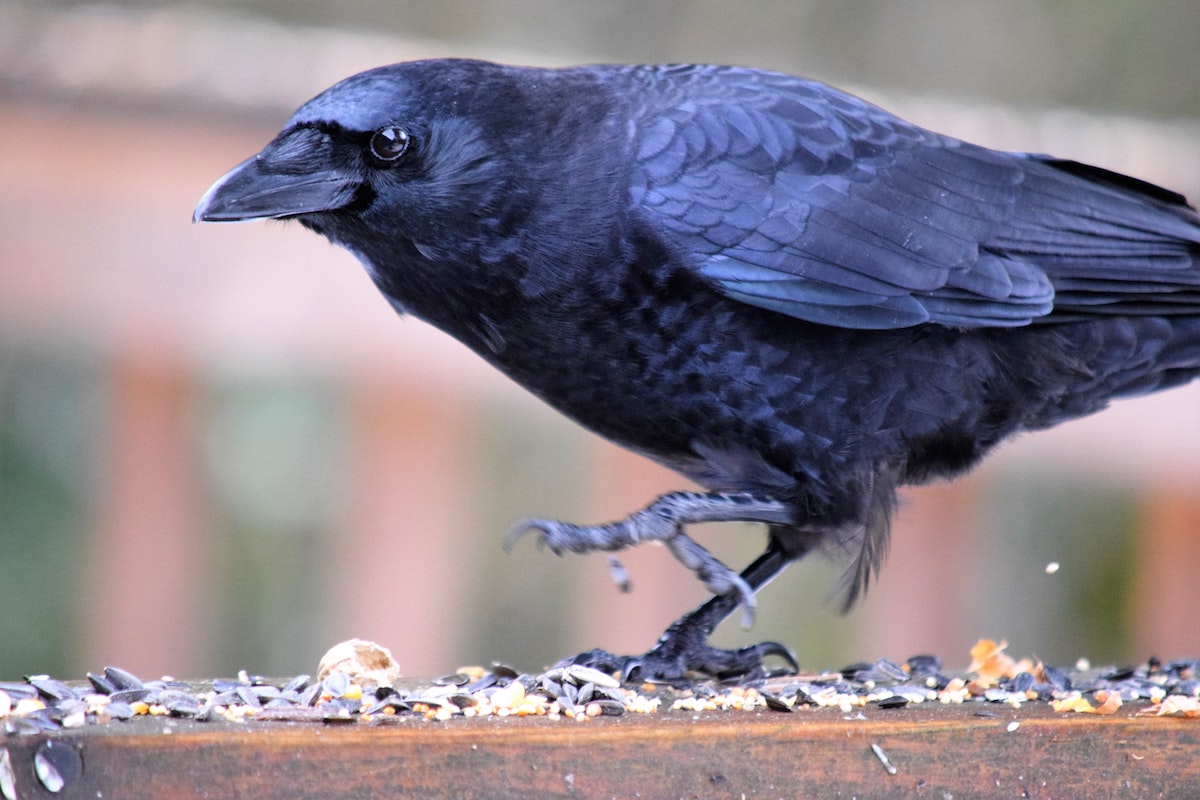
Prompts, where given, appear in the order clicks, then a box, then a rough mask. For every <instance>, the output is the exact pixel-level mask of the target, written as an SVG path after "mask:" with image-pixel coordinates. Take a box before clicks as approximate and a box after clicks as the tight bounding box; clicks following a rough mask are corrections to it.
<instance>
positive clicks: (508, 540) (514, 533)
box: [500, 517, 550, 553]
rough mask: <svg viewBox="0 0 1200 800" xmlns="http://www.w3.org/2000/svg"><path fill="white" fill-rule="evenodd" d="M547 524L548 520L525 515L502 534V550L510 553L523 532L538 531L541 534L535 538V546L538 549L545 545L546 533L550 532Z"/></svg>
mask: <svg viewBox="0 0 1200 800" xmlns="http://www.w3.org/2000/svg"><path fill="white" fill-rule="evenodd" d="M548 526H549V522H548V520H544V519H540V518H538V517H526V518H525V519H523V520H521V521H520V522H518V523H517V524H516V525H513V526H512V527H511V528H509V529H508V533H506V534H504V542H503V543H502V544H501V545H500V546H501V547H503V548H504V552H506V553H511V552H512V549H513V547H515V546H516V544H517V541H518V540H519V539H521V538H522V537H523V536H525V534H527V533H530V532H532V531H538V532H540V534H541V535H540V536H539V537H538V540H537V546H538V549H539V550H540V549H541V548H543V547H545V546H546V535H547V534H548V533H550V530H549V527H548Z"/></svg>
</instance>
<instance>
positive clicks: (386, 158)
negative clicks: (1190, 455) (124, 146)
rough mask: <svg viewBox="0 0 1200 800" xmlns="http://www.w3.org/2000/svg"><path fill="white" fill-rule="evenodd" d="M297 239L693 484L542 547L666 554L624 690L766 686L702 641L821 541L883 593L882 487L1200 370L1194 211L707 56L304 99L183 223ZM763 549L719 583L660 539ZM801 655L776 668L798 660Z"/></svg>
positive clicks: (696, 557)
mask: <svg viewBox="0 0 1200 800" xmlns="http://www.w3.org/2000/svg"><path fill="white" fill-rule="evenodd" d="M258 218H294V219H297V220H299V221H300V223H301V224H302V225H304V226H305V227H308V228H311V229H312V230H314V231H316V232H318V233H320V234H322V235H324V236H326V237H328V238H329V239H330V240H331V241H333V242H336V243H338V244H341V245H343V246H345V247H346V248H348V249H349V250H351V251H352V252H354V253H355V254H356V255H357V256H358V257H359V259H361V261H362V262H363V264H364V265H365V266H366V269H367V270H368V272H369V273H370V275H371V277H372V278H373V280H374V282H375V284H376V285H377V286H378V287H379V289H380V290H381V291H382V292H383V294H384V295H385V296H386V297H387V299H388V300H389V301H390V302H391V304H392V305H393V306H394V307H395V308H396V310H397V311H399V312H400V313H405V314H413V315H415V316H417V317H420V318H422V319H424V320H426V321H428V322H430V323H432V324H434V325H436V326H437V327H439V328H441V329H442V330H444V331H446V332H447V333H449V334H450V335H451V336H454V337H455V338H457V339H459V340H460V341H462V342H463V343H465V344H466V345H468V346H469V347H471V348H472V349H473V350H475V351H476V352H477V353H479V354H480V355H481V356H482V357H483V358H485V359H487V360H488V361H489V362H491V363H492V364H493V365H494V366H496V367H497V368H499V369H500V370H501V371H503V372H504V373H506V374H507V375H509V376H510V377H511V378H513V379H514V380H516V381H517V382H518V383H520V384H522V385H523V386H525V387H526V388H527V389H529V390H530V391H532V392H533V393H534V394H536V395H537V396H538V397H540V398H542V399H543V400H545V401H546V402H548V403H549V404H550V405H552V406H554V407H555V408H557V409H559V410H560V411H562V412H563V413H564V414H566V415H568V416H570V417H571V418H573V419H575V420H576V421H578V422H579V423H581V424H583V425H584V426H586V427H588V428H590V429H592V430H593V431H595V432H597V433H599V434H600V435H602V436H605V437H607V438H608V439H610V440H612V441H614V442H616V443H617V444H620V445H622V446H624V447H627V448H629V449H631V450H633V451H635V452H638V453H641V454H643V455H645V456H647V457H649V458H652V459H654V460H656V461H658V462H660V463H662V464H665V465H667V466H669V467H671V468H673V469H675V470H677V471H678V472H680V473H682V474H683V475H685V476H687V477H688V478H690V479H692V480H693V481H695V482H696V483H698V484H700V485H701V486H703V487H705V488H706V489H707V490H708V491H706V492H675V493H671V494H667V495H663V496H662V497H659V498H658V499H657V500H655V501H654V502H652V503H651V504H650V505H649V506H647V507H646V508H644V509H642V510H641V511H638V512H636V513H634V514H632V515H631V516H629V517H628V518H626V519H624V520H621V521H619V522H615V523H612V524H609V525H602V526H576V525H570V524H567V523H562V522H556V521H551V520H543V519H531V520H527V521H526V522H524V523H522V524H521V525H520V526H519V527H518V528H517V529H516V530H515V532H514V534H510V538H509V543H511V541H512V538H513V537H514V535H519V534H520V533H521V531H523V530H531V531H534V532H536V533H537V535H538V536H539V537H540V540H541V541H542V542H543V543H544V544H545V545H547V546H548V547H549V548H550V549H552V550H553V551H555V552H562V551H573V552H588V551H595V550H607V551H615V550H620V549H622V548H625V547H630V546H632V545H635V544H637V543H639V542H642V541H646V540H658V541H661V542H663V543H664V544H665V545H667V547H669V548H670V549H671V551H672V552H673V553H674V555H675V556H676V557H677V558H678V559H679V561H680V562H682V563H683V564H684V565H685V566H687V567H688V568H689V569H691V570H693V571H694V572H695V573H696V575H697V576H698V577H699V578H700V579H701V580H702V581H704V583H705V585H706V586H707V587H708V588H709V589H710V590H711V591H712V592H713V594H714V597H713V598H712V599H711V600H709V601H708V602H707V603H706V604H704V605H703V606H701V607H700V608H698V609H696V610H695V611H693V612H692V613H690V614H688V615H686V616H684V617H683V618H681V619H680V620H679V621H678V622H676V623H674V624H673V625H672V626H671V627H670V628H668V630H667V632H666V633H665V634H664V635H663V637H662V639H660V640H659V642H658V643H657V645H656V646H655V647H654V648H652V649H651V650H650V651H649V652H648V653H646V654H645V655H642V656H639V657H636V658H628V657H627V658H624V659H614V658H613V657H611V656H609V655H608V654H606V653H603V652H602V651H592V652H590V653H587V654H583V656H581V658H582V659H583V660H584V661H586V662H589V663H593V664H596V665H601V666H605V667H607V668H622V669H624V671H625V675H626V677H627V678H632V677H635V676H636V677H638V678H641V679H662V680H673V679H676V678H679V677H680V676H682V675H684V674H685V673H687V672H689V671H694V672H700V673H707V674H714V675H728V674H738V675H752V674H761V673H762V670H763V665H762V662H763V658H764V657H765V656H767V655H772V654H774V655H779V656H783V657H784V658H785V659H788V660H790V655H789V653H788V651H787V649H786V648H784V647H782V646H781V645H779V644H776V643H771V642H768V643H762V644H758V645H754V646H751V647H747V648H744V649H742V650H739V651H726V650H718V649H715V648H713V647H711V646H709V645H708V643H707V639H708V635H709V634H710V633H711V632H712V630H713V629H714V627H715V626H716V625H717V624H718V623H719V622H720V621H721V620H722V619H724V618H725V617H727V616H728V615H729V614H731V613H732V612H733V611H734V610H735V609H736V608H737V607H738V606H739V605H741V606H744V607H745V608H746V609H747V612H750V611H752V610H753V607H754V593H755V591H756V590H758V589H759V588H760V587H761V586H763V585H764V584H765V583H766V582H767V581H769V580H770V579H771V578H772V577H774V576H775V575H776V574H777V573H778V572H779V571H780V570H781V569H782V568H783V567H784V566H785V565H786V564H787V563H788V562H790V561H792V560H794V559H797V558H799V557H801V556H803V555H805V554H806V553H808V552H809V551H811V550H813V549H814V548H826V547H833V548H837V549H840V550H843V551H847V552H849V553H850V554H851V556H852V559H853V565H852V566H851V567H850V569H849V571H848V573H847V583H846V602H847V604H849V603H850V602H852V601H853V600H854V598H855V596H856V595H858V594H860V593H861V592H862V591H863V590H864V589H865V587H866V585H867V582H868V579H869V578H870V577H871V576H872V575H873V574H874V573H875V572H877V571H878V569H879V567H880V563H881V561H882V559H883V556H884V554H885V551H886V550H887V544H888V519H889V515H890V513H891V511H892V508H893V506H894V504H895V495H896V489H897V487H899V486H901V485H905V484H916V483H922V482H925V481H928V480H931V479H934V478H944V477H952V476H954V475H958V474H960V473H962V472H964V471H966V470H967V469H969V468H970V467H971V466H972V465H973V464H975V463H976V462H977V461H978V460H979V459H980V457H982V456H983V455H984V454H985V453H986V452H988V451H989V450H990V449H991V448H992V447H993V446H994V445H995V444H996V443H998V442H999V441H1001V440H1002V439H1004V438H1005V437H1007V436H1009V435H1011V434H1014V433H1017V432H1019V431H1025V430H1036V429H1040V428H1047V427H1050V426H1052V425H1056V424H1058V423H1060V422H1063V421H1065V420H1068V419H1072V418H1074V417H1079V416H1081V415H1084V414H1090V413H1092V412H1094V411H1097V410H1099V409H1101V408H1103V407H1104V406H1105V405H1106V404H1107V403H1108V401H1109V400H1110V399H1111V398H1114V397H1120V396H1128V395H1136V394H1141V393H1144V392H1150V391H1155V390H1158V389H1164V388H1167V387H1169V386H1174V385H1177V384H1179V383H1182V382H1184V381H1187V380H1190V379H1191V378H1193V377H1195V376H1196V374H1197V372H1200V268H1198V265H1197V257H1198V255H1200V218H1198V217H1197V215H1196V213H1195V212H1194V211H1193V209H1191V208H1190V207H1189V206H1188V205H1187V203H1186V201H1185V199H1184V198H1183V197H1181V196H1180V195H1178V194H1175V193H1173V192H1170V191H1168V190H1166V189H1162V188H1159V187H1157V186H1153V185H1151V184H1148V183H1144V182H1142V181H1139V180H1136V179H1134V178H1130V177H1126V176H1123V175H1119V174H1116V173H1112V172H1108V171H1106V170H1103V169H1099V168H1097V167H1092V166H1087V165H1085V164H1080V163H1076V162H1074V161H1066V160H1060V159H1056V158H1051V157H1048V156H1044V155H1032V154H1026V153H1006V152H997V151H994V150H989V149H985V148H982V147H978V146H975V145H971V144H968V143H965V142H962V141H959V140H956V139H952V138H949V137H947V136H942V135H939V134H936V133H932V132H930V131H927V130H924V129H922V128H919V127H917V126H915V125H912V124H909V123H907V122H905V121H903V120H901V119H898V118H897V117H895V116H893V115H891V114H889V113H887V112H886V111H883V110H881V109H879V108H877V107H875V106H873V105H870V104H868V103H866V102H864V101H862V100H860V99H858V98H856V97H853V96H851V95H848V94H845V93H843V92H840V91H838V90H837V89H834V88H831V87H829V86H825V85H823V84H820V83H815V82H812V81H808V80H803V79H800V78H796V77H792V76H789V75H782V74H777V73H772V72H763V71H759V70H754V69H741V68H731V67H719V66H588V67H577V68H570V69H531V68H521V67H511V66H503V65H498V64H492V63H487V62H481V61H469V60H438V61H421V62H414V63H405V64H396V65H393V66H387V67H382V68H379V69H375V70H371V71H368V72H364V73H361V74H359V75H355V76H353V77H351V78H348V79H346V80H344V81H342V82H341V83H339V84H337V85H336V86H334V87H332V88H331V89H329V90H327V91H325V92H324V93H322V94H321V95H318V96H317V97H316V98H314V99H313V100H311V101H309V102H308V103H307V104H305V105H304V106H302V107H301V108H300V109H299V110H298V111H297V112H296V114H295V115H294V116H293V117H292V118H291V119H290V120H289V121H288V123H287V124H286V125H285V127H284V129H283V131H282V132H280V133H279V135H278V136H276V137H275V139H274V140H273V141H272V142H271V143H270V144H268V145H267V146H266V147H265V148H264V149H263V150H262V152H260V153H259V154H258V155H256V156H254V157H253V158H250V159H249V160H247V161H245V162H244V163H242V164H240V165H239V166H237V167H235V168H234V169H233V170H232V171H231V172H229V173H228V174H227V175H225V176H224V177H223V178H221V179H220V180H219V181H217V183H216V184H214V185H213V187H212V188H211V189H209V190H208V192H207V194H205V195H204V197H203V199H201V201H200V204H199V206H198V207H197V209H196V212H195V219H196V220H205V221H228V220H246V219H258ZM712 520H748V521H756V522H763V523H766V524H767V525H768V537H767V538H768V542H767V547H766V550H765V552H764V553H763V554H762V555H761V556H760V557H759V558H758V559H757V560H755V561H754V562H753V563H751V564H750V565H749V566H748V567H746V568H745V570H744V571H743V572H742V573H741V574H740V575H738V574H737V573H735V572H733V571H732V570H730V569H729V568H728V567H726V566H724V565H723V564H721V563H720V562H719V561H718V560H717V559H715V558H714V557H713V556H712V555H711V554H709V553H708V552H707V551H706V550H704V549H703V548H702V547H701V546H700V545H698V544H697V543H696V542H695V541H694V540H692V539H691V538H689V537H688V536H687V534H686V533H685V532H684V528H685V526H687V525H689V524H691V523H695V522H703V521H712ZM793 663H794V662H793Z"/></svg>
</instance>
